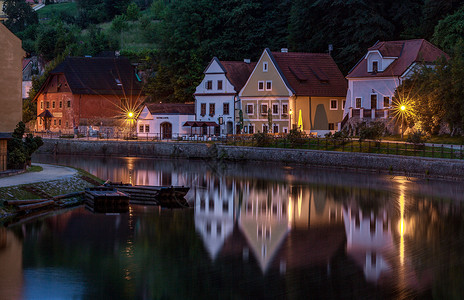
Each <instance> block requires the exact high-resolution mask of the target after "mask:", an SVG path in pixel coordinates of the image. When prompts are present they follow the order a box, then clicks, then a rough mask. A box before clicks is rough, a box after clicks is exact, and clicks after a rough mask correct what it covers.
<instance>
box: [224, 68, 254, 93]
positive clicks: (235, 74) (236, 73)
mask: <svg viewBox="0 0 464 300" xmlns="http://www.w3.org/2000/svg"><path fill="white" fill-rule="evenodd" d="M220 63H221V65H222V67H223V68H224V71H225V72H226V77H227V79H229V81H230V83H231V84H232V85H233V86H234V87H235V90H236V91H237V92H240V90H241V89H242V87H243V86H244V85H245V83H246V82H247V80H248V77H249V76H250V74H251V72H252V71H253V69H254V68H255V65H256V63H255V62H253V63H246V62H243V61H220Z"/></svg>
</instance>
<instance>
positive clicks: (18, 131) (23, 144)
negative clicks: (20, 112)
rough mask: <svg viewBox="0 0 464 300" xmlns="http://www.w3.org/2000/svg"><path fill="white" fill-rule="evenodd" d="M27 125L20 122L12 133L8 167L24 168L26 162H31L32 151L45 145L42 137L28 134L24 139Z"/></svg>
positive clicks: (9, 142)
mask: <svg viewBox="0 0 464 300" xmlns="http://www.w3.org/2000/svg"><path fill="white" fill-rule="evenodd" d="M25 130H26V125H25V124H24V123H23V122H19V123H18V125H16V128H15V130H14V132H13V134H12V138H11V139H10V140H8V146H7V147H8V168H10V169H23V168H24V167H25V164H26V163H28V164H29V163H30V161H31V156H32V153H34V152H35V151H36V150H37V149H39V147H40V146H42V145H43V141H42V138H41V137H34V136H32V134H28V135H27V136H26V138H25V140H24V141H23V136H24V132H25Z"/></svg>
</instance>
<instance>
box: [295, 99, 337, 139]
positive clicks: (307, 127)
mask: <svg viewBox="0 0 464 300" xmlns="http://www.w3.org/2000/svg"><path fill="white" fill-rule="evenodd" d="M344 101H345V98H342V97H301V96H300V97H295V98H294V100H293V101H291V109H292V112H293V116H292V124H294V125H295V126H298V117H299V112H300V110H301V115H302V119H303V128H302V130H304V131H305V132H307V133H309V132H314V131H316V132H317V130H338V127H337V126H338V123H339V122H341V121H342V118H343V104H344ZM331 102H335V103H336V108H331ZM329 124H333V129H329Z"/></svg>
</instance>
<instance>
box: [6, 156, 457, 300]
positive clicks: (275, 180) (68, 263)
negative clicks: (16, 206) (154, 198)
mask: <svg viewBox="0 0 464 300" xmlns="http://www.w3.org/2000/svg"><path fill="white" fill-rule="evenodd" d="M35 160H37V161H40V162H44V163H47V162H48V163H52V162H56V163H60V164H65V165H71V166H75V167H79V168H82V169H85V170H87V171H89V172H91V173H92V174H94V175H96V176H98V177H100V178H102V179H105V180H106V179H109V180H112V181H123V182H132V183H135V184H148V185H171V184H172V185H187V186H190V187H191V191H190V192H189V194H188V195H187V198H188V200H189V202H190V203H191V204H192V207H193V209H186V210H167V209H160V208H159V207H144V206H132V205H131V208H130V212H129V213H128V214H121V215H119V216H105V215H98V214H97V215H94V214H91V213H90V212H88V211H86V210H85V209H84V208H82V207H81V208H77V209H74V210H70V211H67V212H64V213H62V214H59V215H56V216H53V217H49V218H46V219H44V220H40V221H37V222H31V223H28V224H25V225H22V226H16V227H13V228H11V231H10V230H3V231H0V271H1V268H2V267H1V266H3V263H4V262H6V261H10V260H11V259H12V258H11V255H12V253H16V255H17V253H18V251H19V253H20V252H21V248H22V249H23V253H24V254H23V258H22V261H21V258H20V257H19V258H18V257H17V258H16V261H17V260H20V263H19V264H16V265H14V266H12V267H11V268H13V269H14V270H13V274H19V275H17V276H16V277H14V276H13V278H16V279H14V280H13V283H12V284H11V285H7V284H6V283H5V282H6V280H7V278H8V276H6V275H4V274H6V273H5V272H6V271H4V272H0V274H1V275H0V287H5V286H11V288H7V289H5V290H3V288H2V289H0V291H1V292H0V293H6V294H5V295H21V296H12V297H10V298H21V297H25V298H29V297H30V295H31V293H30V291H35V295H37V293H38V294H39V295H40V294H41V293H44V292H43V291H44V289H43V286H44V285H42V284H39V283H38V282H41V280H43V278H44V277H45V278H47V280H48V281H51V282H50V284H49V285H50V286H51V287H53V290H55V289H56V292H57V293H59V291H61V290H68V294H67V295H72V296H73V297H77V298H95V297H101V296H102V295H104V296H105V297H104V298H108V297H111V298H114V299H116V298H121V299H133V298H145V299H152V298H173V299H187V298H202V299H204V298H218V295H221V296H220V297H219V298H250V297H254V298H307V297H314V298H355V297H356V298H392V297H393V298H410V297H417V296H422V297H432V296H434V297H436V298H451V297H453V296H459V295H462V290H461V289H462V288H461V286H463V283H464V282H463V281H464V279H463V278H462V267H463V261H464V252H463V251H462V250H464V249H463V248H464V247H463V241H464V233H463V228H464V226H463V221H462V204H461V199H460V197H461V195H462V192H463V189H464V188H463V187H461V185H459V184H457V183H448V182H428V181H424V180H419V179H413V180H407V179H406V178H402V177H394V178H392V177H390V176H384V175H376V174H356V173H348V172H334V171H329V170H314V169H311V168H305V167H282V166H278V165H265V164H260V165H258V164H248V165H247V164H223V163H214V162H207V161H186V160H150V159H138V158H122V159H117V158H106V159H102V158H92V157H80V158H78V159H76V157H66V156H62V157H57V158H56V161H55V158H53V157H44V156H41V157H36V158H35ZM13 233H14V234H13ZM4 237H8V240H10V241H11V240H13V241H17V242H16V243H10V244H8V245H10V246H3V248H2V247H1V241H2V238H3V239H5V238H4ZM11 247H13V248H11ZM12 249H14V250H12ZM63 270H65V271H63ZM45 271H46V272H49V271H50V272H52V273H51V274H57V273H59V274H60V278H59V280H55V279H54V278H55V277H53V276H46V275H43V274H46V272H45ZM44 272H45V273H44ZM53 272H54V273H53ZM66 274H69V276H68V275H66ZM76 274H78V276H77V275H76ZM76 276H77V277H76ZM10 277H11V276H10ZM76 278H78V280H77V281H79V285H76V284H75V282H76ZM8 280H11V278H9V279H8ZM45 286H46V285H45ZM39 287H42V289H41V288H39ZM69 287H72V288H69ZM22 291H26V292H22ZM18 293H19V294H18ZM42 295H43V294H42ZM44 296H45V295H44ZM0 298H3V297H2V295H0Z"/></svg>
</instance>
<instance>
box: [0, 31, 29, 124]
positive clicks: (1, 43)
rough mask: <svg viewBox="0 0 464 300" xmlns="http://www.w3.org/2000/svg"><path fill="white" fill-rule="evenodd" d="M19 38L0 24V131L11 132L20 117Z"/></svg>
mask: <svg viewBox="0 0 464 300" xmlns="http://www.w3.org/2000/svg"><path fill="white" fill-rule="evenodd" d="M24 55H25V52H24V51H23V49H22V47H21V40H20V39H19V38H17V37H16V36H15V35H14V34H13V33H11V31H9V30H8V29H7V28H6V27H5V26H4V25H3V24H0V91H2V92H1V95H0V107H1V108H2V109H1V113H2V116H1V118H0V132H13V130H14V129H15V127H16V125H17V124H18V122H19V121H21V119H22V95H21V93H22V59H23V57H24Z"/></svg>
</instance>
